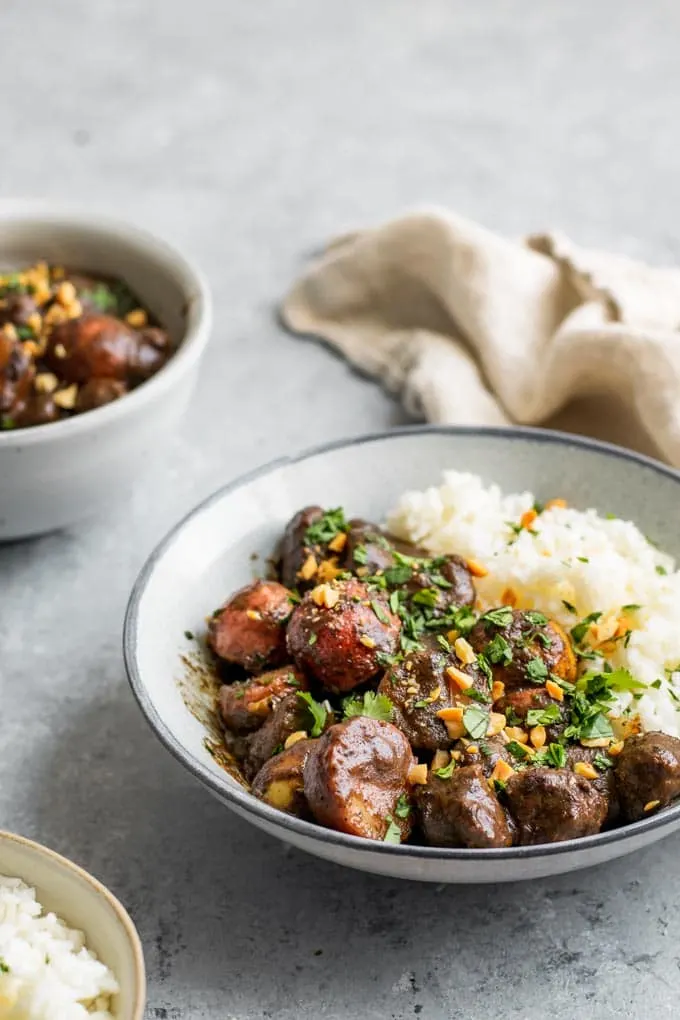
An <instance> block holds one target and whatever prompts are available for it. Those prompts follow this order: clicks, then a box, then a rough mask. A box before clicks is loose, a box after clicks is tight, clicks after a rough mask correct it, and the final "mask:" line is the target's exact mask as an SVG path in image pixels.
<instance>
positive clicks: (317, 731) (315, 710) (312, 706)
mask: <svg viewBox="0 0 680 1020" xmlns="http://www.w3.org/2000/svg"><path fill="white" fill-rule="evenodd" d="M298 698H299V699H300V700H301V701H304V703H305V704H306V706H307V708H308V709H309V712H310V715H311V717H312V728H311V730H310V731H309V735H310V737H320V736H321V734H322V733H323V729H324V726H325V725H326V720H327V718H328V711H327V709H326V706H325V705H321V704H319V702H318V701H315V700H314V698H313V697H312V695H311V694H310V693H309V691H298Z"/></svg>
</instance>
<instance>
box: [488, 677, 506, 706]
mask: <svg viewBox="0 0 680 1020" xmlns="http://www.w3.org/2000/svg"><path fill="white" fill-rule="evenodd" d="M504 694H505V684H504V683H503V681H502V680H494V682H493V683H492V684H491V700H492V701H500V699H501V698H502V697H503V695H504Z"/></svg>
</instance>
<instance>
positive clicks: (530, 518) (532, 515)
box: [519, 510, 538, 528]
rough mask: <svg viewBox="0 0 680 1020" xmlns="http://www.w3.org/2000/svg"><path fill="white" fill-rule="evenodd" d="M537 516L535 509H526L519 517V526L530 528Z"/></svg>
mask: <svg viewBox="0 0 680 1020" xmlns="http://www.w3.org/2000/svg"><path fill="white" fill-rule="evenodd" d="M537 517H538V514H537V513H536V511H535V510H526V511H525V512H524V513H523V514H522V516H521V517H520V519H519V523H520V527H522V528H530V527H531V525H532V524H533V523H534V521H535V520H536V518H537Z"/></svg>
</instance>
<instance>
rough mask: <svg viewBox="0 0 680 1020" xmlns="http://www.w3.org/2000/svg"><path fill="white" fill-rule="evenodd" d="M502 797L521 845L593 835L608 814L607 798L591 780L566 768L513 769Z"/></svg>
mask: <svg viewBox="0 0 680 1020" xmlns="http://www.w3.org/2000/svg"><path fill="white" fill-rule="evenodd" d="M505 797H506V800H507V804H508V808H509V810H510V813H511V815H512V816H513V818H514V820H515V822H516V824H517V835H518V842H519V843H520V844H521V845H522V846H529V845H534V844H537V843H561V842H562V841H563V840H565V839H578V838H579V837H580V836H592V835H593V834H594V833H596V832H599V831H600V829H601V828H602V826H603V824H604V822H605V819H606V817H607V801H606V799H605V798H604V797H603V796H602V794H601V793H600V792H599V791H598V790H597V788H596V787H595V786H594V785H593V782H592V780H590V779H586V778H585V777H584V776H579V775H577V774H576V773H575V772H571V771H570V770H569V769H550V768H534V769H526V771H524V772H515V774H514V775H512V776H510V778H509V779H508V781H507V783H506V787H505Z"/></svg>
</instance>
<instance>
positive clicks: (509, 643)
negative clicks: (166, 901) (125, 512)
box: [208, 506, 680, 848]
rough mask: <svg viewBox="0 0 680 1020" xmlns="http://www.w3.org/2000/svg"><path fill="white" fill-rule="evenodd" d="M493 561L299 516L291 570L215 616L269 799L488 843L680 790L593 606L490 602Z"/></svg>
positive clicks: (246, 746)
mask: <svg viewBox="0 0 680 1020" xmlns="http://www.w3.org/2000/svg"><path fill="white" fill-rule="evenodd" d="M481 573H483V568H482V567H481V566H480V565H479V564H476V563H474V562H466V561H465V560H463V559H462V558H460V557H458V556H454V555H449V556H438V557H434V558H433V557H431V556H429V555H428V554H427V553H426V552H424V551H423V550H421V549H418V548H416V547H415V546H410V545H408V544H406V543H404V542H401V541H398V540H396V539H394V538H393V537H391V536H390V535H389V534H387V533H385V532H384V531H383V530H382V529H381V528H380V527H378V526H377V525H375V524H371V523H369V522H367V521H363V520H349V521H348V520H346V518H345V515H344V513H343V511H342V510H341V509H335V510H328V511H324V510H323V509H322V508H321V507H318V506H311V507H306V508H305V509H303V510H301V511H300V512H299V513H297V514H296V515H295V517H293V519H292V520H291V521H290V522H289V524H288V526H287V527H286V530H285V533H284V535H283V539H282V542H281V547H280V558H279V561H278V579H277V580H258V581H255V582H253V583H252V584H250V585H248V586H246V587H245V588H242V589H241V590H240V591H238V592H236V593H235V594H234V595H232V596H231V598H229V599H228V600H227V601H226V602H225V603H224V605H223V606H221V607H220V608H219V609H217V610H216V611H215V612H214V614H213V615H212V617H211V618H210V619H209V625H208V644H209V646H210V648H211V650H212V651H213V653H214V654H215V656H216V657H217V659H218V660H220V662H221V664H222V665H221V669H222V671H223V673H224V675H225V677H228V679H229V680H230V682H228V683H224V685H223V686H222V687H221V690H220V696H219V713H220V718H221V720H222V723H223V726H224V742H225V746H226V749H227V751H228V752H229V753H230V754H231V755H232V756H233V757H234V758H235V759H236V760H237V761H238V763H239V765H240V768H241V770H242V773H243V775H244V777H245V778H246V780H247V781H248V782H249V783H250V784H251V789H252V792H253V793H254V794H255V796H257V797H259V798H261V799H262V800H264V801H266V802H267V803H269V804H271V805H273V806H274V807H276V808H278V809H280V810H281V811H285V812H288V813H289V814H294V815H297V816H298V817H300V818H305V819H308V820H312V821H316V822H317V823H318V824H320V825H323V826H327V827H328V828H331V829H336V830H338V831H340V832H345V833H350V834H352V835H355V836H363V837H365V838H368V839H373V840H382V841H385V842H388V843H401V842H406V841H411V842H418V843H425V844H430V845H432V846H440V847H476V848H479V847H509V846H513V845H520V846H523V845H529V844H538V843H554V842H558V841H561V840H567V839H574V838H576V837H581V836H588V835H592V834H593V833H597V832H600V831H601V830H602V829H603V828H609V827H612V826H617V825H621V824H623V823H626V822H631V821H635V820H637V819H640V818H644V817H646V816H648V815H650V814H651V813H653V812H655V811H657V810H659V809H660V808H663V807H665V806H666V805H667V804H669V803H670V801H672V800H673V799H674V798H676V797H677V796H678V795H680V740H678V739H677V738H675V737H671V736H667V735H666V734H663V733H657V732H649V733H642V732H641V731H640V724H639V720H638V719H637V717H636V716H635V715H634V714H633V713H632V712H630V711H627V712H625V713H622V714H620V715H617V714H616V713H614V712H612V711H611V708H612V705H613V704H614V703H615V701H616V694H617V692H620V691H621V690H632V689H634V688H635V687H636V686H638V685H636V682H635V680H634V679H633V677H632V676H631V675H630V673H628V672H627V671H626V670H621V669H618V670H617V669H613V668H612V667H611V666H610V665H609V664H608V663H606V662H605V665H604V668H602V669H601V670H593V669H589V668H588V666H589V660H592V659H593V656H592V655H591V654H590V653H589V652H588V650H587V644H586V643H585V638H586V634H587V631H588V627H589V624H590V621H589V620H588V619H586V620H583V621H581V622H580V623H578V624H577V625H576V626H574V627H573V628H572V629H571V631H570V633H566V632H565V630H564V629H563V628H562V627H561V626H560V625H559V624H557V623H556V622H554V621H553V620H550V619H549V618H548V617H547V616H545V615H544V614H543V613H541V612H539V611H537V610H526V611H522V610H519V609H517V608H514V607H513V605H512V604H504V605H500V606H497V607H495V608H491V609H486V611H482V610H481V609H480V608H479V606H478V603H477V597H476V592H475V576H480V574H481ZM509 601H510V602H512V599H509ZM234 670H236V671H237V673H238V675H237V676H236V678H234Z"/></svg>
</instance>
